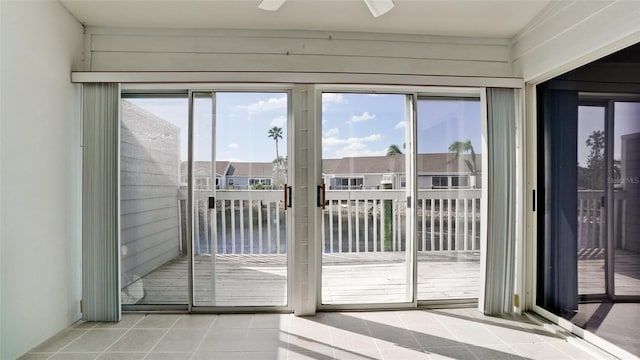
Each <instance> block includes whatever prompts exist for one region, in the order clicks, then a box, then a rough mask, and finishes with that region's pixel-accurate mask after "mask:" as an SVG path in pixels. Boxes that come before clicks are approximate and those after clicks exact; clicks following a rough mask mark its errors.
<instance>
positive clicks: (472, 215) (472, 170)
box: [416, 97, 483, 301]
mask: <svg viewBox="0 0 640 360" xmlns="http://www.w3.org/2000/svg"><path fill="white" fill-rule="evenodd" d="M481 113H482V112H481V108H480V98H479V97H421V98H420V99H418V119H417V156H416V160H417V183H416V185H417V188H418V197H417V201H416V210H417V214H416V215H417V219H416V228H417V233H416V237H417V252H418V281H417V283H418V300H437V301H441V300H445V301H447V300H465V299H466V300H469V299H477V298H478V296H479V295H480V274H481V271H480V234H481V229H480V223H481V222H480V218H481V216H482V212H481V211H480V199H481V198H482V192H483V189H482V181H481V176H482V161H483V158H482V155H483V154H482V146H481V145H482V115H481Z"/></svg>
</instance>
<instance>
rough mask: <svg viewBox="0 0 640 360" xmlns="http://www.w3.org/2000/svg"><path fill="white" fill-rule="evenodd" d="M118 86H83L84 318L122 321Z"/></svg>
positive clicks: (104, 84) (103, 84)
mask: <svg viewBox="0 0 640 360" xmlns="http://www.w3.org/2000/svg"><path fill="white" fill-rule="evenodd" d="M119 93H120V89H119V85H118V84H111V83H95V84H94V83H87V84H84V85H83V135H82V136H83V151H82V166H83V169H82V303H83V310H82V319H83V320H86V321H119V320H120V315H121V314H120V276H119V265H120V264H119V261H120V259H119V256H118V253H119V229H118V215H119V214H118V212H119V211H118V156H119V151H118V134H119V130H118V129H119V126H118V123H119V115H118V114H119V108H118V105H119Z"/></svg>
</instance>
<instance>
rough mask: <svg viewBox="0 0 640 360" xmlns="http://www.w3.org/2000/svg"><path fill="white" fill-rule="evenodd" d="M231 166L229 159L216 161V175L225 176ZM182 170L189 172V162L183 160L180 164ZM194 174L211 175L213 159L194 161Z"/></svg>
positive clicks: (197, 175)
mask: <svg viewBox="0 0 640 360" xmlns="http://www.w3.org/2000/svg"><path fill="white" fill-rule="evenodd" d="M227 166H229V162H228V161H216V175H217V176H223V175H224V174H225V171H226V170H227ZM180 170H181V171H182V173H183V174H185V175H186V173H187V162H186V161H183V162H182V164H181V165H180ZM193 176H196V177H201V176H211V161H194V162H193Z"/></svg>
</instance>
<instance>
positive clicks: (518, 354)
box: [470, 315, 524, 357]
mask: <svg viewBox="0 0 640 360" xmlns="http://www.w3.org/2000/svg"><path fill="white" fill-rule="evenodd" d="M483 316H484V315H483ZM480 325H481V326H482V327H483V328H485V329H486V330H487V331H488V332H489V333H490V334H491V335H493V336H495V337H496V338H498V340H500V341H502V342H503V344H504V345H506V346H507V347H508V348H509V349H511V351H512V352H513V354H515V355H517V356H520V357H523V356H522V354H520V352H519V351H518V350H516V349H515V348H514V347H513V346H511V344H509V343H508V342H506V341H504V340H502V338H501V337H500V336H498V334H496V333H494V332H493V331H491V329H490V328H489V327H488V326H487V324H483V323H481V324H480ZM497 326H500V325H497ZM520 328H522V329H524V328H523V327H520ZM516 331H519V330H516ZM470 351H471V350H470ZM471 352H472V353H473V351H471Z"/></svg>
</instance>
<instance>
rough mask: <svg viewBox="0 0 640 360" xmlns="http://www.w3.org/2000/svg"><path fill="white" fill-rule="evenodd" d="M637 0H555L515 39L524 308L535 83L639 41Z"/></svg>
mask: <svg viewBox="0 0 640 360" xmlns="http://www.w3.org/2000/svg"><path fill="white" fill-rule="evenodd" d="M638 19H640V3H638V2H637V1H592V2H587V1H568V2H554V3H552V4H551V5H550V6H549V7H547V8H546V9H545V10H544V11H543V12H542V13H540V14H539V15H538V16H537V17H536V18H535V19H534V20H533V21H531V23H530V24H529V25H528V26H527V27H526V28H525V29H523V30H522V31H521V32H520V33H519V34H518V35H516V36H515V37H514V38H513V39H512V55H511V58H512V62H513V71H514V76H520V77H522V78H523V79H524V81H525V82H527V83H528V84H527V86H526V87H525V94H524V99H525V102H526V103H525V108H524V116H525V124H524V134H523V139H524V142H523V146H524V147H523V152H524V154H525V155H524V158H525V164H524V167H523V171H524V173H523V175H524V179H525V184H524V186H525V188H524V194H523V196H524V198H523V199H522V198H521V199H520V201H521V202H520V203H521V204H522V206H523V207H524V209H525V211H526V213H525V214H524V215H525V216H524V218H525V220H524V221H525V223H524V227H523V228H521V229H520V231H522V232H523V233H524V234H523V236H524V238H525V243H524V244H523V249H524V250H523V251H524V252H525V253H526V254H525V258H524V264H523V266H524V271H523V273H522V275H520V279H519V280H520V281H521V282H522V284H524V293H523V294H520V295H521V299H523V300H524V304H523V310H529V309H532V308H534V306H535V286H536V284H535V264H536V250H535V249H536V246H535V242H536V236H537V221H536V213H535V212H533V211H532V209H533V203H532V201H533V197H532V191H533V190H535V189H537V186H538V184H537V182H536V176H537V169H536V161H537V149H536V139H537V138H536V133H535V132H536V116H537V115H536V96H535V86H534V85H535V84H537V83H540V82H542V81H546V80H549V79H551V78H554V77H556V76H559V75H561V74H564V73H566V72H568V71H571V70H573V69H575V68H577V67H580V66H582V65H585V64H588V63H590V62H592V61H595V60H597V59H599V58H602V57H603V56H606V55H609V54H611V53H613V52H616V51H618V50H621V49H623V48H625V47H628V46H630V45H633V44H635V43H637V42H639V41H640V21H638Z"/></svg>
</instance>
